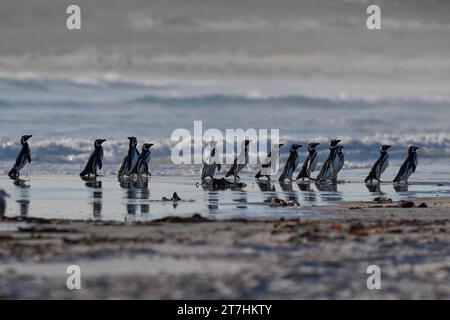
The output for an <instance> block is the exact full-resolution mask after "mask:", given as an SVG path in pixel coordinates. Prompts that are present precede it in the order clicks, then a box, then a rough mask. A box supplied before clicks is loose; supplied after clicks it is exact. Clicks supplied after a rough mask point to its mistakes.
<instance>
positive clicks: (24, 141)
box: [20, 134, 32, 144]
mask: <svg viewBox="0 0 450 320" xmlns="http://www.w3.org/2000/svg"><path fill="white" fill-rule="evenodd" d="M31 137H32V135H31V134H29V135H24V136H22V138H21V139H20V142H21V143H22V144H25V143H26V142H27V141H28V140H29V139H30V138H31Z"/></svg>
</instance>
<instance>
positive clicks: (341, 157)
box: [331, 146, 345, 182]
mask: <svg viewBox="0 0 450 320" xmlns="http://www.w3.org/2000/svg"><path fill="white" fill-rule="evenodd" d="M342 149H344V146H337V157H336V159H337V162H336V163H337V164H336V166H335V167H334V169H333V178H332V179H331V181H333V182H337V177H338V174H339V172H340V171H341V170H342V168H343V167H344V163H345V157H344V153H343V152H342Z"/></svg>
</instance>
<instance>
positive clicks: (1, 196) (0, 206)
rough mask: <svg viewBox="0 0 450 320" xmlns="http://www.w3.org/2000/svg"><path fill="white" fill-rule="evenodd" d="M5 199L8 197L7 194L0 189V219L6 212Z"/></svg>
mask: <svg viewBox="0 0 450 320" xmlns="http://www.w3.org/2000/svg"><path fill="white" fill-rule="evenodd" d="M6 197H9V194H7V193H6V192H5V191H4V190H1V189H0V217H1V216H3V215H4V214H5V212H6V199H5V198H6Z"/></svg>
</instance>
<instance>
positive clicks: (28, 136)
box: [25, 134, 33, 141]
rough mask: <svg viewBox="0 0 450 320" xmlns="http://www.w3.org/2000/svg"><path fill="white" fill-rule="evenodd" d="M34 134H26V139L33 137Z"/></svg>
mask: <svg viewBox="0 0 450 320" xmlns="http://www.w3.org/2000/svg"><path fill="white" fill-rule="evenodd" d="M32 136H33V135H31V134H30V135H27V136H25V141H27V140H28V139H30V138H31V137H32Z"/></svg>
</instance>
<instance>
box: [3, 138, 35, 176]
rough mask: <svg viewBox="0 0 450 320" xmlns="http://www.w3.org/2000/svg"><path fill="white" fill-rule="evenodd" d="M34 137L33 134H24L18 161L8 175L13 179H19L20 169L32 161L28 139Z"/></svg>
mask: <svg viewBox="0 0 450 320" xmlns="http://www.w3.org/2000/svg"><path fill="white" fill-rule="evenodd" d="M31 137H32V135H24V136H22V138H21V139H20V143H21V144H22V149H21V150H20V152H19V154H18V155H17V159H16V162H15V163H14V166H13V168H12V169H11V171H10V172H9V173H8V176H9V177H10V178H11V179H17V178H19V176H20V170H22V168H23V167H25V165H26V164H27V162H28V163H31V155H30V154H31V151H30V147H29V146H28V142H27V141H28V140H29V139H30V138H31Z"/></svg>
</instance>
